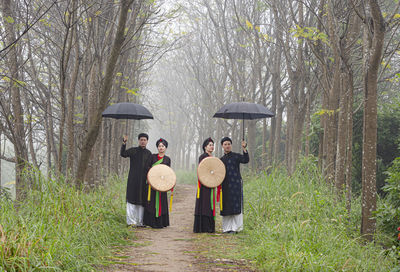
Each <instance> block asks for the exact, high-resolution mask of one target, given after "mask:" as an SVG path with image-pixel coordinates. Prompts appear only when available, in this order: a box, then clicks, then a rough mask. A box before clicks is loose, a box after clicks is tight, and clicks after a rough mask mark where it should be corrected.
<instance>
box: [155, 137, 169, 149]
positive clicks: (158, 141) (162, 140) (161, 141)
mask: <svg viewBox="0 0 400 272" xmlns="http://www.w3.org/2000/svg"><path fill="white" fill-rule="evenodd" d="M160 143H162V144H163V145H164V146H165V147H166V148H168V142H167V141H166V140H165V139H163V138H160V139H158V140H157V142H156V147H158V145H159V144H160Z"/></svg>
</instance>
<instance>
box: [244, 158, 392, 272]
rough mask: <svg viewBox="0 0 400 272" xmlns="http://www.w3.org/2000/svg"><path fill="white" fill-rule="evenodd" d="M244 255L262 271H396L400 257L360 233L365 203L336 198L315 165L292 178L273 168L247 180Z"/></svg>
mask: <svg viewBox="0 0 400 272" xmlns="http://www.w3.org/2000/svg"><path fill="white" fill-rule="evenodd" d="M245 180H246V182H245V188H244V196H245V214H244V216H245V218H244V222H245V230H244V232H242V233H241V234H239V235H238V237H239V239H240V240H241V241H242V246H243V250H242V252H241V255H242V256H243V257H245V258H247V259H251V260H254V261H255V262H256V265H257V267H258V268H259V269H261V270H263V271H391V270H392V269H394V270H393V271H397V270H396V268H395V267H396V260H395V258H393V257H391V256H390V254H389V255H388V254H387V251H386V250H384V249H383V248H381V247H380V246H377V245H376V244H379V241H377V243H376V244H373V243H366V242H365V240H364V239H363V238H362V237H361V236H360V234H359V226H360V225H359V222H360V214H361V208H360V204H359V201H358V200H355V201H354V202H353V212H352V214H351V215H350V216H349V215H348V213H347V211H346V208H345V204H344V203H342V202H340V201H335V197H334V193H333V192H332V191H331V186H328V185H327V184H326V183H325V181H324V180H323V179H322V178H321V175H320V174H319V173H318V170H317V168H316V167H315V164H314V163H312V162H310V161H304V162H303V163H302V164H301V165H299V166H298V171H297V172H296V173H295V174H294V175H293V176H292V177H288V176H287V174H286V173H285V171H283V170H280V169H275V170H273V171H272V172H271V174H269V175H264V176H261V177H250V178H247V179H245Z"/></svg>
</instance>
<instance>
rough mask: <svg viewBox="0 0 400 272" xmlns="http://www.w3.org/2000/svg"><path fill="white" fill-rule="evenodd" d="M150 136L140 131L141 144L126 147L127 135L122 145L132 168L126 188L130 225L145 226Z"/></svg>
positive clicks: (127, 219)
mask: <svg viewBox="0 0 400 272" xmlns="http://www.w3.org/2000/svg"><path fill="white" fill-rule="evenodd" d="M148 139H149V136H148V135H147V134H146V133H140V134H139V136H138V140H139V146H138V147H132V148H129V149H128V150H127V149H126V141H127V140H128V137H127V136H124V138H123V142H122V146H121V156H122V157H124V158H127V157H129V159H130V168H129V175H128V184H127V188H126V223H127V224H128V226H137V227H141V226H143V213H144V205H145V204H146V178H147V177H146V162H147V161H148V160H149V158H150V156H151V152H150V150H148V149H146V146H147V142H148Z"/></svg>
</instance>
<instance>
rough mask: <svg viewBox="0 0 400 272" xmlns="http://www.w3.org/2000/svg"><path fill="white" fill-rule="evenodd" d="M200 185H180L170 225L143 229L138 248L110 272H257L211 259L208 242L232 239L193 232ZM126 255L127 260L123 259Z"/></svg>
mask: <svg viewBox="0 0 400 272" xmlns="http://www.w3.org/2000/svg"><path fill="white" fill-rule="evenodd" d="M195 196H196V186H194V185H178V186H176V188H175V192H174V203H173V206H172V212H171V213H170V226H169V227H167V228H164V229H152V228H139V229H135V230H133V231H135V232H136V238H137V240H135V241H134V246H132V247H129V248H128V249H127V250H126V251H125V252H122V253H121V257H122V258H121V260H123V261H121V262H120V264H117V265H113V266H111V267H109V268H108V269H107V271H109V272H114V271H115V272H116V271H188V272H189V271H228V270H229V271H253V270H250V269H249V268H247V265H246V264H245V261H244V260H242V261H234V260H229V259H221V258H216V259H213V258H211V259H210V258H209V257H206V256H205V255H204V252H207V246H208V244H209V243H208V240H210V243H215V242H217V243H218V242H219V241H215V240H216V239H217V240H218V239H223V240H226V241H227V242H229V240H232V237H229V235H228V236H226V235H222V234H220V233H218V232H220V231H219V230H218V228H217V233H216V234H214V235H212V234H211V235H210V234H195V233H193V220H194V217H193V212H194V205H195ZM123 256H125V257H123Z"/></svg>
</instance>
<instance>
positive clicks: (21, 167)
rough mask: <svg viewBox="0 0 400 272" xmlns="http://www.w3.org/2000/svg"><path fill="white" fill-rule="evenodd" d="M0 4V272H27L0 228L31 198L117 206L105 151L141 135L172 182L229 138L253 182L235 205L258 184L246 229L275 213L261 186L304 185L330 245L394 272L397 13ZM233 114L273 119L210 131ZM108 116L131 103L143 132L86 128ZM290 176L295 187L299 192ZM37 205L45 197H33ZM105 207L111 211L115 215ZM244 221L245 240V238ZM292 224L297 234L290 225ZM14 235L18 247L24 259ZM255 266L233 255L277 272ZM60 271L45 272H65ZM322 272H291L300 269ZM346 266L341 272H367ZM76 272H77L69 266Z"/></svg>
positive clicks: (386, 5) (236, 2)
mask: <svg viewBox="0 0 400 272" xmlns="http://www.w3.org/2000/svg"><path fill="white" fill-rule="evenodd" d="M0 3H1V5H0V7H1V9H0V14H1V19H0V162H2V163H3V164H2V163H0V210H1V212H2V214H3V217H2V216H1V215H0V220H1V221H0V268H2V267H4V269H5V270H6V271H30V270H29V269H32V267H30V263H31V262H34V261H32V260H30V259H29V256H28V255H29V254H28V253H26V252H25V253H24V252H18V249H17V248H19V246H17V245H15V244H14V245H8V246H9V247H10V248H9V250H8V251H7V241H9V239H6V237H12V235H16V236H15V237H14V238H15V239H17V238H16V237H17V234H12V233H13V232H12V230H11V229H12V228H14V227H15V226H19V227H21V228H22V229H24V228H26V226H25V223H23V222H22V223H21V222H20V221H18V220H20V219H17V218H18V217H23V215H22V214H24V213H25V214H30V213H31V212H32V213H33V211H29V210H24V209H20V210H19V208H18V207H21V206H25V205H28V206H29V205H31V204H32V203H33V202H31V201H33V199H35V198H37V197H38V196H41V197H40V199H42V200H43V203H42V204H43V205H50V204H49V203H50V202H51V203H52V201H53V200H51V198H52V197H54V199H59V200H60V201H62V202H63V201H71V203H72V202H74V200H73V199H69V198H73V197H72V196H73V195H74V194H76V195H79V197H83V198H85V199H88V201H93V202H95V203H98V204H99V203H109V202H108V201H109V200H107V201H106V200H104V201H103V202H102V200H101V199H96V197H95V195H96V194H95V192H99V194H100V195H101V192H102V190H107V188H109V187H111V188H114V189H115V190H120V191H121V193H122V195H123V193H124V190H125V189H124V188H120V187H118V186H116V185H115V179H118V178H120V179H121V181H120V182H122V183H124V182H125V175H126V173H127V171H128V170H129V162H128V161H126V160H124V159H123V158H122V157H121V156H120V153H119V150H120V147H121V142H122V137H123V135H128V136H129V141H128V144H129V145H131V146H135V145H137V142H136V137H137V135H138V134H139V133H141V132H147V133H149V136H150V139H149V149H150V150H155V146H154V142H155V141H156V139H158V138H160V137H163V138H165V139H167V140H168V142H169V146H168V156H170V157H171V161H172V168H173V169H174V170H175V171H176V172H177V174H178V181H179V179H183V180H184V179H193V180H194V181H193V182H197V179H196V177H195V172H196V170H195V168H196V165H197V160H198V157H199V156H200V155H201V151H202V150H201V145H202V143H203V141H204V139H206V138H207V137H212V138H213V139H214V140H215V146H216V151H215V153H216V154H215V156H218V157H220V156H221V155H222V154H223V150H222V148H221V146H220V144H219V141H220V139H221V138H223V137H224V136H229V137H231V138H232V140H233V148H234V150H235V151H239V148H240V141H241V140H242V131H244V132H245V140H246V141H247V143H248V150H249V156H250V162H249V164H248V165H246V166H245V167H243V172H244V173H245V175H246V177H247V178H248V179H249V180H253V181H254V182H253V183H251V184H249V185H245V197H246V190H250V188H252V187H253V186H255V185H254V184H256V183H257V184H258V183H260V182H261V181H260V180H264V179H265V180H264V181H265V182H266V183H265V184H269V185H268V186H267V185H265V186H267V187H263V186H264V185H263V184H261V183H260V184H258V189H254V190H260V192H259V193H256V192H255V191H251V192H250V191H248V195H252V201H249V202H248V203H247V204H245V205H250V206H246V208H245V209H250V210H251V212H250V213H249V214H248V215H247V216H249V217H250V216H254V217H257V218H258V217H260V218H263V217H266V218H270V216H271V213H272V214H274V213H275V212H272V211H270V210H269V209H270V207H272V206H275V204H274V203H272V202H271V203H269V202H267V201H270V198H271V197H276V198H277V199H278V198H280V196H279V197H278V196H274V195H273V194H272V191H264V193H262V192H261V189H262V190H267V189H266V188H270V189H271V190H280V189H278V187H277V186H276V184H275V185H274V186H273V185H272V183H273V178H271V177H276V179H277V182H278V180H279V184H280V185H279V188H286V185H285V183H284V182H283V180H285V181H287V182H289V180H292V181H290V182H293V184H294V185H293V186H295V187H296V186H297V184H298V188H300V187H301V186H308V185H307V184H308V182H310V184H314V185H315V186H316V187H315V188H319V186H322V187H321V188H325V189H321V191H318V192H317V193H318V197H317V196H316V195H313V194H314V193H315V191H314V193H313V190H314V189H315V188H314V187H312V189H310V188H311V187H307V189H304V192H306V191H308V192H309V194H310V197H311V195H313V196H312V197H314V198H313V199H314V200H315V199H316V197H317V198H318V199H319V200H318V201H320V200H321V199H324V200H323V202H324V203H330V204H329V205H328V206H329V207H330V208H331V209H332V214H331V215H329V216H332V217H334V216H338V215H340V218H342V219H343V221H346V222H344V223H343V224H344V225H343V226H342V227H343V228H344V229H345V230H344V232H346V231H350V232H351V233H352V234H348V236H349V237H353V238H354V237H355V236H357V237H359V239H360V241H359V244H358V247H359V248H363V247H369V246H370V245H372V244H373V245H374V246H376V247H377V249H376V250H377V251H376V252H379V254H377V255H382V256H383V257H382V258H384V259H385V262H386V261H387V262H388V263H390V264H387V263H386V264H385V265H384V266H383V267H385V268H388V267H389V268H391V269H396V268H397V269H399V267H400V264H399V259H400V244H399V240H398V239H400V236H398V233H399V231H398V229H397V228H398V227H400V145H399V144H400V136H399V135H400V95H399V92H398V90H397V88H399V87H400V1H398V0H192V1H184V0H178V1H169V0H113V1H109V0H85V1H82V0H24V1H21V0H1V2H0ZM398 34H399V36H398ZM396 90H397V91H396ZM240 101H245V102H251V103H256V104H261V105H264V106H265V107H267V108H268V109H269V110H270V111H272V112H273V113H274V115H275V116H274V117H273V118H263V119H258V120H246V121H242V120H228V119H220V118H213V117H212V116H213V115H214V113H215V112H216V111H217V110H218V109H219V108H221V107H222V106H223V105H225V104H229V103H232V102H240ZM118 102H133V103H137V104H142V105H145V106H146V107H147V108H148V109H149V110H150V111H151V112H152V114H153V116H154V120H147V121H138V120H116V119H109V118H102V112H103V111H104V110H105V109H106V108H107V107H108V106H109V105H112V104H115V103H118ZM9 147H11V150H13V152H9V150H10V148H9ZM5 163H7V167H5V166H4V165H5ZM10 165H11V166H12V168H13V169H15V175H13V176H10V175H9V174H8V173H11V171H10V170H9V168H10ZM310 169H312V170H310ZM4 171H7V175H9V176H8V177H7V178H8V180H12V181H13V182H11V184H14V185H13V187H12V188H11V189H10V186H3V185H4V184H5V183H6V182H5V181H4V182H2V181H1V178H2V177H4V176H5V174H4V173H3V175H2V172H4ZM309 171H311V172H312V173H313V176H312V177H311V176H308V174H309V173H310V172H309ZM301 173H303V174H304V173H306V174H304V176H303V179H301V178H300V177H301V176H302V174H301ZM314 174H315V175H314ZM283 177H284V178H283ZM305 177H308V178H309V180H307V179H305ZM316 177H317V178H316ZM315 180H318V182H317V181H315ZM185 182H187V181H185ZM316 182H317V183H316ZM245 183H246V180H245ZM56 184H57V185H56ZM193 184H194V183H193ZM277 184H278V183H277ZM57 186H61V187H57ZM123 186H125V185H123ZM123 186H122V187H123ZM246 186H247V187H246ZM246 188H248V189H246ZM296 188H297V187H296ZM302 188H303V187H302ZM13 190H15V193H12V194H11V191H13ZM252 190H253V189H252ZM282 190H283V189H282ZM285 190H286V189H285ZM299 190H300V189H299ZM315 190H317V189H315ZM285 192H287V194H288V195H287V196H285V197H287V199H292V198H296V196H297V195H295V196H294V197H293V194H295V193H296V192H292V191H291V189H290V188H287V191H285ZM299 192H300V191H299ZM46 193H50V195H45V196H43V195H42V194H46ZM65 194H69V196H68V197H67V196H65ZM301 194H303V192H302V193H301ZM304 194H305V193H304ZM320 194H323V196H321V195H320ZM11 195H13V196H14V195H15V197H12V196H11ZM42 196H43V197H42ZM104 197H106V196H104ZM111 197H114V196H112V194H110V198H111ZM291 197H292V198H291ZM122 198H123V196H122ZM304 198H306V196H304ZM310 199H311V198H310ZM255 200H257V201H261V202H262V203H264V204H262V205H266V206H265V207H264V206H263V207H264V208H265V210H264V211H263V212H260V210H257V209H260V207H258V208H256V206H251V205H256V202H253V201H255ZM264 200H265V202H263V201H264ZM314 200H312V201H314ZM46 201H48V202H46ZM82 201H83V200H82ZM303 201H304V203H307V200H306V199H304V200H303ZM310 201H311V200H310ZM315 201H316V202H315V203H320V202H318V201H317V200H315ZM321 201H322V200H321ZM46 203H47V204H46ZM109 204H110V207H111V208H110V209H112V210H113V211H115V210H118V209H121V207H120V206H118V205H116V204H115V203H114V204H112V203H111V202H110V203H109ZM32 205H33V204H32ZM54 205H55V204H54ZM71 205H72V206H74V205H75V204H73V203H72V204H71ZM76 205H78V204H76ZM99 205H101V204H99ZM115 205H116V206H115ZM260 205H261V204H260ZM295 205H297V204H295ZM315 205H316V206H318V205H317V204H315ZM321 205H322V204H321ZM55 206H57V207H58V204H57V205H55ZM72 206H71V208H72ZM322 206H324V205H322ZM74 207H75V206H74ZM338 207H339V208H338ZM340 207H341V208H342V209H340ZM280 208H281V209H284V207H280ZM286 208H287V209H290V207H286ZM336 208H337V209H338V212H337V213H336V212H333V210H335V209H336ZM57 209H58V208H57ZM63 209H64V208H63ZM276 209H279V206H276ZM44 210H45V208H43V210H42V211H41V213H43V212H44ZM67 210H68V209H67ZM83 210H85V209H83ZM105 210H106V208H104V211H105ZM85 211H87V212H90V209H88V210H85ZM256 211H257V212H256ZM267 211H269V212H267ZM123 212H124V211H123V208H122V214H123ZM252 212H254V213H256V214H252ZM270 212H271V213H270ZM317 212H320V210H318V211H316V213H317ZM96 213H99V214H101V213H102V211H96ZM108 213H112V211H108V210H107V211H106V214H108ZM267 214H268V215H267ZM6 215H7V216H6ZM65 215H66V216H72V217H73V218H75V216H77V215H68V212H67V211H65ZM12 216H15V219H13V220H11V219H9V218H11V217H12ZM107 216H108V215H106V216H103V217H104V218H106V219H107V218H108V217H107ZM293 216H294V215H293ZM312 216H314V217H315V216H317V215H316V214H314V215H312ZM324 216H325V214H324ZM39 217H40V216H38V218H39ZM103 217H102V218H103ZM7 218H8V219H7ZM110 218H111V217H110ZM342 219H340V220H342ZM49 220H50V219H49ZM88 220H89V219H88ZM110 220H111V219H110ZM113 220H116V219H113ZM257 220H258V219H255V220H252V222H253V223H251V224H250V223H249V224H250V225H249V226H248V229H249V230H248V231H250V229H251V230H252V231H254V232H255V231H256V230H257V229H258V227H257V225H255V224H254V222H256V221H257ZM260 220H261V219H260ZM271 220H273V218H271ZM296 220H300V221H301V222H300V223H302V226H303V225H304V224H305V225H307V224H308V221H307V220H308V219H306V218H302V219H296ZM335 220H336V219H335ZM50 221H51V220H50ZM117 221H118V220H117ZM311 221H312V220H311ZM317 221H318V220H317ZM88 222H89V221H88ZM260 222H261V221H260ZM304 222H305V223H304ZM341 223H342V222H341ZM13 224H14V225H13ZM82 224H83V223H82ZM88 224H89V223H88ZM118 224H120V222H119V223H118ZM260 224H261V223H260ZM262 224H263V225H265V226H267V225H266V224H267V223H265V222H264V223H262ZM105 225H106V224H105ZM278 225H279V224H278ZM7 228H8V230H9V231H10V232H11V233H9V234H7ZM268 228H269V229H268V231H272V229H273V228H274V227H273V226H269V227H268ZM109 231H111V228H110V229H109ZM324 231H325V230H324ZM121 232H122V231H121ZM21 235H22V234H21ZM114 235H115V236H118V235H120V236H121V237H122V236H124V235H126V233H125V234H123V233H115V234H114ZM310 235H312V232H310ZM22 236H23V235H22ZM28 236H29V235H27V236H26V239H27V240H24V241H25V244H24V243H22V244H20V246H21V247H24V246H23V245H25V246H26V247H28V245H29V248H30V247H34V245H32V244H34V243H35V240H29V239H28ZM278 236H279V235H278ZM121 237H119V238H116V239H122V238H121ZM260 237H261V236H260ZM398 237H399V238H398ZM21 239H22V238H21ZM249 239H250V240H249V241H253V243H254V241H256V240H251V239H255V238H254V237H252V238H249ZM354 239H355V238H354ZM357 239H358V238H357ZM17 240H18V239H17ZM107 241H108V240H107ZM107 243H108V242H107ZM109 243H110V244H112V241H111V240H110V241H109ZM121 243H122V242H121ZM249 243H251V242H249ZM329 243H330V242H327V244H329ZM93 246H95V245H93ZM338 246H339V245H338ZM44 247H45V246H44ZM278 247H279V246H277V248H278ZM358 247H357V248H358ZM264 249H265V248H264ZM264 249H259V251H258V253H257V254H261V253H260V252H262V251H263V250H264ZM357 250H358V249H357ZM32 251H34V250H33V249H32ZM354 251H356V250H354ZM7 252H8V253H7ZM6 253H7V254H10V255H7V254H6ZM88 254H89V253H88ZM99 254H100V253H99ZM257 254H255V255H252V256H250V257H249V256H248V257H249V258H252V259H256V260H257V264H256V266H257V267H258V269H261V270H264V271H275V269H276V271H278V270H279V269H278V267H279V266H276V267H273V266H268V265H266V262H264V261H260V260H259V259H258V257H257V256H260V255H257ZM333 254H337V252H336V253H333ZM371 254H375V253H371ZM39 255H40V254H39ZM39 255H38V256H37V257H35V258H38V259H40V257H39ZM266 255H271V254H270V252H269V253H265V256H266ZM360 255H362V254H361V253H360ZM367 255H368V254H367ZM7 256H8V257H7ZM18 256H23V259H24V260H30V261H27V262H26V261H24V262H22V261H21V264H20V265H21V266H18V268H15V266H13V265H11V264H10V260H11V259H12V258H15V259H14V260H18V258H19V257H18ZM255 256H256V257H255ZM263 256H264V255H263ZM42 257H43V256H42ZM7 258H9V259H7ZM21 258H22V257H21ZM43 258H44V257H43ZM46 258H48V256H47V257H46ZM260 258H261V257H260ZM262 258H267V257H262ZM343 258H344V259H343V260H342V261H343V263H341V265H340V267H335V266H333V267H330V266H329V267H330V268H329V269H327V271H338V270H340V269H342V270H343V271H344V270H346V269H345V267H346V264H347V262H349V260H350V259H347V258H345V257H343ZM53 261H54V260H53ZM60 262H61V263H62V261H60ZM332 262H333V263H334V262H335V261H334V260H332ZM22 263H23V265H22ZM67 263H68V262H67ZM46 264H48V265H49V266H51V265H54V267H56V266H57V265H56V264H57V261H54V263H51V262H50V261H49V260H47V261H46V262H43V263H42V264H41V265H43V267H45V265H46ZM269 264H271V262H270V263H269ZM378 264H381V263H379V262H378ZM63 265H65V263H62V265H60V267H61V268H59V269H61V271H62V270H63V269H66V270H69V269H71V271H73V270H74V269H77V268H76V267H75V268H70V267H69V266H63ZM279 265H282V263H279ZM296 265H297V264H296ZM10 267H14V268H13V269H15V270H11V268H10ZM38 267H39V266H38ZM63 267H64V268H63ZM66 267H68V269H67V268H66ZM285 267H286V266H285ZM321 267H322V268H321ZM323 267H324V266H323V265H321V266H318V267H317V268H315V267H314V268H310V267H307V266H302V267H301V269H300V271H314V269H315V270H316V271H320V270H319V269H323ZM349 267H350V268H349V270H346V271H378V270H370V269H371V267H367V268H365V267H363V268H360V267H358V266H355V267H356V268H354V267H353V268H351V266H349ZM281 268H282V266H281ZM296 268H297V269H298V268H299V267H297V266H293V267H291V268H290V269H289V268H288V271H299V270H296ZM24 269H25V270H24ZM79 269H83V270H85V269H88V271H90V269H89V268H87V267H86V266H85V265H83V266H82V267H80V268H79ZM302 269H303V270H302ZM330 269H332V270H330ZM375 269H378V268H375ZM55 270H56V271H57V269H55ZM387 271H389V270H387ZM393 271H398V270H393Z"/></svg>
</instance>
